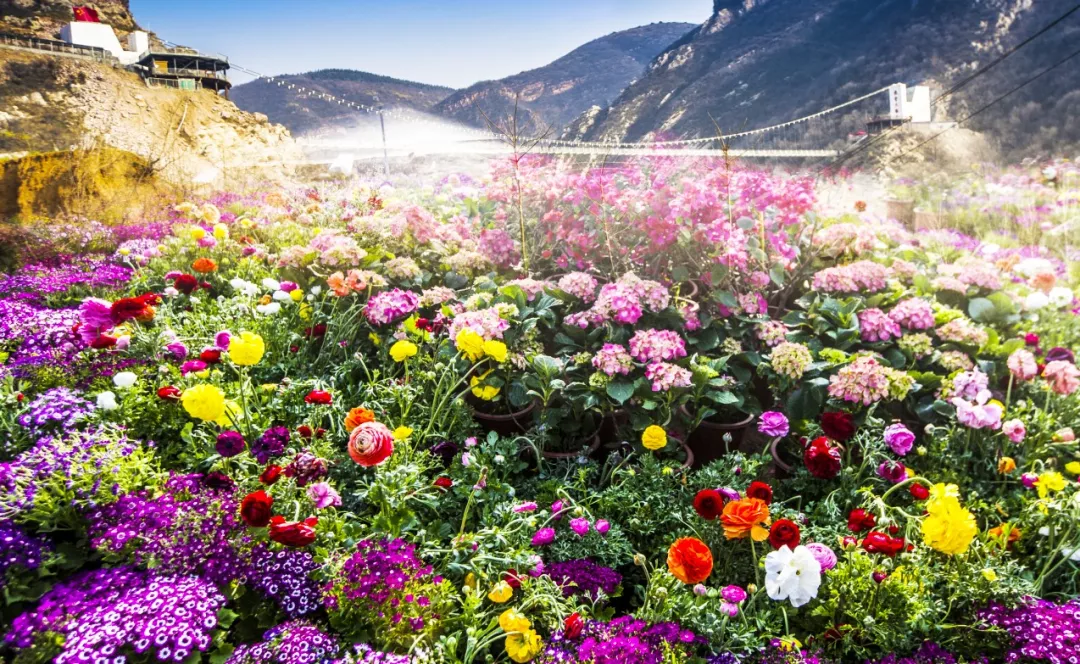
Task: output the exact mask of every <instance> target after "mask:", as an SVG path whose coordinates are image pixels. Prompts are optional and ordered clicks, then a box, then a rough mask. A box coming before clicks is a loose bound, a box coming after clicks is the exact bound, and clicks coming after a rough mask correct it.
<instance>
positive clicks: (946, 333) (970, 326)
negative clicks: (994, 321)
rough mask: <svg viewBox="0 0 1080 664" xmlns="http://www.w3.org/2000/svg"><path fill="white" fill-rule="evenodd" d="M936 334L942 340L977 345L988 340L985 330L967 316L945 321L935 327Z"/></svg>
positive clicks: (983, 343)
mask: <svg viewBox="0 0 1080 664" xmlns="http://www.w3.org/2000/svg"><path fill="white" fill-rule="evenodd" d="M937 335H938V337H939V338H940V339H941V340H942V341H951V342H953V343H958V344H966V345H969V346H977V347H982V346H983V345H985V344H986V342H987V341H989V340H990V335H989V334H988V333H987V332H986V330H984V329H982V328H981V327H979V326H978V325H976V324H975V323H973V322H972V321H971V320H969V319H967V318H957V319H955V320H951V321H949V322H948V323H945V324H944V325H942V326H941V327H939V328H938V329H937Z"/></svg>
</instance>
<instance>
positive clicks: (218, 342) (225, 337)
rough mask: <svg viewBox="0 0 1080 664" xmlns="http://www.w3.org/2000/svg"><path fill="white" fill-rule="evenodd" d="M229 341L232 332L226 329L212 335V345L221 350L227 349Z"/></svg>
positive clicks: (230, 341) (230, 340)
mask: <svg viewBox="0 0 1080 664" xmlns="http://www.w3.org/2000/svg"><path fill="white" fill-rule="evenodd" d="M230 343H232V333H231V332H229V331H228V330H222V331H221V332H218V333H217V334H215V335H214V345H215V346H217V347H218V348H220V349H221V350H223V351H225V350H229V344H230Z"/></svg>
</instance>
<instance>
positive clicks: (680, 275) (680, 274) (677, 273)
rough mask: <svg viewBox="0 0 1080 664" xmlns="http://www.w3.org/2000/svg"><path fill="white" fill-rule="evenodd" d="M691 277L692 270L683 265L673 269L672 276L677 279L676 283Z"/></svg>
mask: <svg viewBox="0 0 1080 664" xmlns="http://www.w3.org/2000/svg"><path fill="white" fill-rule="evenodd" d="M689 277H690V270H687V269H686V268H685V267H683V266H682V265H679V266H678V267H676V268H675V269H674V270H672V271H671V278H672V279H673V280H674V281H675V283H679V284H681V283H682V282H684V281H686V280H687V279H688V278H689Z"/></svg>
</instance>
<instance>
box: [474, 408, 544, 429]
mask: <svg viewBox="0 0 1080 664" xmlns="http://www.w3.org/2000/svg"><path fill="white" fill-rule="evenodd" d="M534 410H536V402H535V401H533V402H532V403H530V404H529V405H528V406H526V407H525V408H523V409H521V410H519V411H517V412H516V413H506V414H493V413H485V412H482V411H479V410H477V409H476V408H475V407H474V408H473V419H474V420H476V423H477V424H479V425H480V428H481V429H483V430H484V431H494V432H495V433H497V434H499V435H500V436H515V435H517V434H521V433H525V432H526V431H528V430H529V427H530V426H532V412H533V411H534Z"/></svg>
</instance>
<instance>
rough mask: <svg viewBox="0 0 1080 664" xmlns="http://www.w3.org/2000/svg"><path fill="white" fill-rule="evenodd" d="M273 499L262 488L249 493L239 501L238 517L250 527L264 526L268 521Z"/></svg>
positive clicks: (271, 511)
mask: <svg viewBox="0 0 1080 664" xmlns="http://www.w3.org/2000/svg"><path fill="white" fill-rule="evenodd" d="M273 507H274V499H273V498H271V497H270V495H269V494H267V493H266V492H265V491H263V490H262V489H259V490H258V491H255V492H252V493H249V494H248V495H246V496H244V499H243V500H242V501H240V518H242V519H243V520H244V523H246V524H247V525H249V526H251V527H252V528H265V527H266V524H268V523H270V515H271V514H272V513H273Z"/></svg>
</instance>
